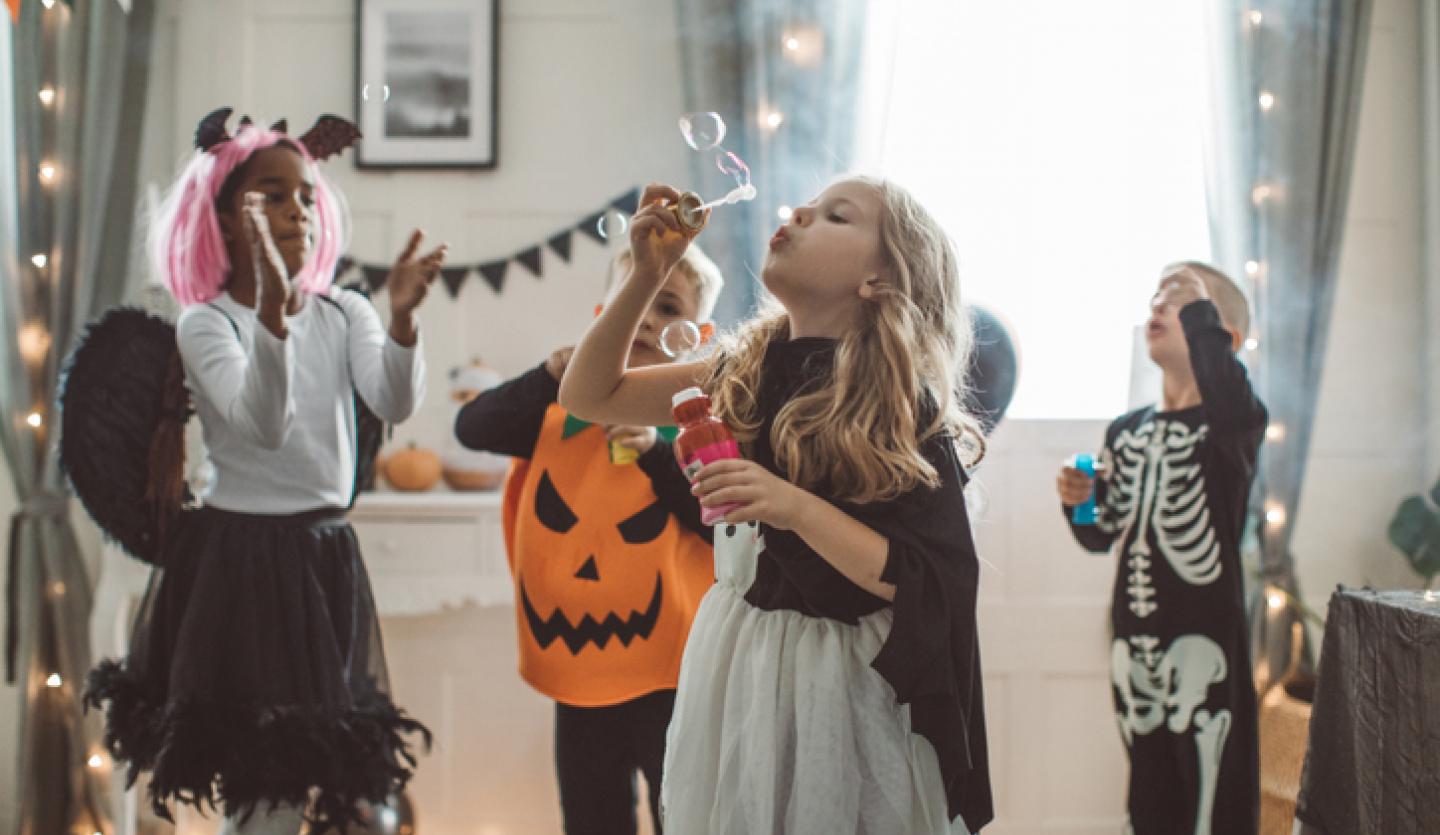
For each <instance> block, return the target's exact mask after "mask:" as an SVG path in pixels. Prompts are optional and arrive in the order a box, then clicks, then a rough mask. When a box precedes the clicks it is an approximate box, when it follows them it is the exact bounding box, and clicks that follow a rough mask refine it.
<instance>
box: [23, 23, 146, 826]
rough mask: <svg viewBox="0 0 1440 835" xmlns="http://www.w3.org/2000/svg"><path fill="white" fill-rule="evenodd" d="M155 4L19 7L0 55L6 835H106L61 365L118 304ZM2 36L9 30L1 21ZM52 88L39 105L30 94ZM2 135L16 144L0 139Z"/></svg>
mask: <svg viewBox="0 0 1440 835" xmlns="http://www.w3.org/2000/svg"><path fill="white" fill-rule="evenodd" d="M153 19H154V0H134V2H133V4H132V5H131V9H130V12H129V14H127V13H126V11H125V10H124V9H123V8H121V6H120V5H119V4H118V3H116V2H114V0H77V2H74V3H73V4H64V3H56V4H54V6H53V7H52V8H49V9H46V8H45V6H44V5H43V4H41V3H39V2H25V3H23V4H21V10H20V18H19V21H18V22H17V24H16V25H15V26H14V27H13V28H11V30H10V39H9V45H10V49H9V51H8V54H6V55H3V56H0V58H3V59H4V61H5V64H6V71H5V72H4V74H3V75H0V79H3V80H4V81H5V82H6V84H5V86H6V90H5V92H4V93H3V94H0V106H4V107H6V108H7V110H6V111H5V112H3V113H0V125H3V126H4V131H5V132H6V133H7V134H10V135H7V136H5V137H4V138H3V139H0V169H3V171H0V234H3V241H0V259H3V260H0V317H3V320H4V321H3V333H4V334H5V338H4V339H0V413H3V420H0V450H3V452H4V455H5V460H6V463H7V464H8V468H9V471H10V475H11V478H12V479H13V481H14V486H15V495H16V498H17V503H18V507H17V509H16V511H15V513H14V515H13V516H12V517H11V519H10V520H9V538H8V540H7V542H6V552H5V559H6V594H7V606H6V612H7V620H8V622H7V624H6V639H5V643H6V651H5V656H6V658H5V666H6V679H7V683H8V685H9V686H16V687H19V688H21V705H22V716H21V718H20V722H19V736H18V739H19V744H18V745H17V746H16V750H15V751H14V752H6V755H7V756H11V755H13V756H16V757H18V759H19V762H18V763H17V769H16V773H17V775H18V777H19V781H20V786H19V787H18V788H19V791H18V793H17V795H15V796H16V797H17V798H18V801H19V802H18V805H19V816H18V826H17V832H18V833H21V835H41V833H58V832H81V831H83V832H93V831H109V830H110V828H111V827H110V825H109V823H108V821H109V815H108V810H107V809H106V808H105V801H104V798H105V796H106V793H107V790H108V786H107V785H106V780H105V778H104V771H103V770H98V769H90V768H87V765H86V761H87V759H88V758H89V756H90V755H91V753H92V752H93V750H95V747H96V746H97V744H98V740H97V739H96V736H95V734H94V733H93V732H94V730H95V728H94V727H93V722H94V720H93V719H92V720H91V724H90V725H87V723H86V721H85V719H84V717H83V713H82V711H81V708H80V698H79V697H80V692H81V688H82V687H83V683H84V678H85V673H86V671H87V669H88V667H89V665H90V648H89V618H90V606H91V595H92V591H93V587H94V586H93V578H92V577H91V576H90V573H89V571H88V569H87V567H86V565H85V563H84V560H83V558H82V555H81V552H80V549H79V547H78V545H77V542H76V538H75V532H74V530H73V528H72V527H71V520H70V514H71V512H72V510H71V507H70V504H71V503H70V501H69V499H68V496H67V491H66V486H65V482H64V478H63V476H62V475H61V474H60V472H59V471H58V468H57V465H56V454H55V447H56V441H57V431H58V427H59V416H58V415H57V414H56V411H55V405H54V404H55V395H56V387H57V383H58V379H59V375H60V369H61V364H62V362H63V360H64V357H65V355H66V354H67V352H68V350H69V348H70V346H71V345H72V343H73V341H74V338H75V336H76V334H77V332H78V330H79V329H80V328H81V327H83V325H84V324H85V322H87V321H88V320H89V319H91V318H92V317H93V316H94V315H95V314H97V313H98V312H99V311H101V310H103V309H104V308H106V307H109V306H111V305H113V304H115V303H117V302H118V301H120V299H121V298H122V296H123V295H124V292H125V288H126V275H127V273H128V265H129V262H130V251H131V236H132V227H133V219H134V217H135V214H136V211H135V209H136V199H135V197H136V173H135V172H136V168H137V164H138V159H139V143H140V135H141V132H140V128H141V123H142V117H143V113H144V109H145V85H146V78H147V70H148V61H149V54H150V38H151V32H152V28H153V25H152V24H153ZM5 25H8V24H5ZM45 89H49V90H53V98H50V99H48V101H47V100H45V99H42V97H41V91H42V90H45ZM12 130H13V133H11V131H12Z"/></svg>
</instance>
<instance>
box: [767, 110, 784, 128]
mask: <svg viewBox="0 0 1440 835" xmlns="http://www.w3.org/2000/svg"><path fill="white" fill-rule="evenodd" d="M783 121H785V114H783V113H781V112H780V111H778V110H772V111H770V112H769V113H768V114H767V115H766V116H765V124H767V125H769V126H770V127H771V128H778V127H780V123H781V122H783Z"/></svg>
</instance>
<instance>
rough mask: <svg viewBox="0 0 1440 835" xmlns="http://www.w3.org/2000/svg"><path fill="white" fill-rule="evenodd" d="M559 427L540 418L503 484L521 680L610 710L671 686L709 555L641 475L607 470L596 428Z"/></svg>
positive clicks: (556, 409) (557, 420)
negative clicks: (526, 452)
mask: <svg viewBox="0 0 1440 835" xmlns="http://www.w3.org/2000/svg"><path fill="white" fill-rule="evenodd" d="M566 418H567V414H566V412H565V410H564V409H562V408H560V406H559V405H556V404H552V405H551V406H550V407H549V408H548V409H547V410H546V412H545V419H544V422H543V423H542V425H541V428H540V435H539V438H538V439H537V443H536V446H535V453H534V455H533V456H532V457H531V458H530V459H528V460H527V459H523V458H516V459H515V461H514V462H513V463H512V464H511V465H510V473H509V475H508V476H507V477H506V480H505V499H504V518H503V524H504V529H505V545H506V551H507V552H508V555H509V558H510V569H511V571H512V573H513V574H514V575H515V601H516V604H515V616H516V621H517V624H516V625H517V627H518V631H519V635H520V675H521V676H522V677H523V678H524V679H525V680H526V681H527V682H529V683H530V685H531V686H532V687H534V688H535V689H536V690H538V691H540V692H541V693H544V694H545V695H547V696H549V697H550V698H552V699H555V700H556V701H560V702H564V703H566V704H569V705H576V706H579V707H597V706H603V705H613V704H618V703H620V702H623V701H627V700H629V699H633V698H635V697H637V696H642V695H644V694H646V693H650V692H653V691H656V690H661V689H668V688H673V687H675V684H676V682H677V680H678V679H679V676H680V657H681V655H682V653H683V652H684V649H685V638H686V636H687V635H688V634H689V632H690V622H691V621H692V620H693V619H694V618H695V610H696V609H697V608H698V607H699V605H700V598H702V597H703V596H704V595H705V592H706V590H708V589H709V588H710V585H711V584H712V583H713V582H714V568H713V564H712V551H711V546H710V544H709V543H707V542H705V540H704V539H702V538H701V537H700V536H699V535H698V534H697V533H695V532H694V531H690V530H687V529H685V528H684V527H682V526H681V525H680V523H679V521H678V520H677V519H676V518H675V517H674V516H673V515H672V514H671V513H670V512H669V510H667V509H666V507H665V505H664V504H663V503H662V502H661V500H660V499H659V498H658V497H657V496H656V494H655V490H654V488H653V486H652V483H651V479H650V478H649V476H647V475H646V473H645V472H644V471H643V470H642V469H641V468H640V467H638V466H633V465H628V464H620V465H617V464H612V463H611V462H610V455H609V443H608V441H607V440H606V437H605V431H604V429H603V428H602V427H599V426H587V427H586V428H583V429H580V430H579V431H578V432H575V433H574V434H572V435H569V436H568V437H567V436H566V434H565V424H566V422H567V421H566Z"/></svg>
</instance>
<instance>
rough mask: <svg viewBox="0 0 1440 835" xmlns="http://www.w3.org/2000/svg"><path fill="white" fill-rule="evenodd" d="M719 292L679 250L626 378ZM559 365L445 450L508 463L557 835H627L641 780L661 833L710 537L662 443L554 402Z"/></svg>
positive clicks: (484, 406) (481, 417)
mask: <svg viewBox="0 0 1440 835" xmlns="http://www.w3.org/2000/svg"><path fill="white" fill-rule="evenodd" d="M629 256H630V253H629V252H628V250H627V251H626V252H622V253H620V254H619V255H618V256H616V258H615V259H614V261H612V262H611V265H610V277H609V282H608V286H609V287H618V286H619V285H620V284H622V283H623V282H622V281H621V280H619V279H621V278H623V276H624V274H625V272H627V271H628V270H629V269H630V261H629ZM722 284H723V279H722V278H721V275H720V271H719V269H718V268H717V267H716V266H715V264H714V262H712V261H711V260H710V259H709V258H707V257H706V256H705V255H704V254H703V253H701V252H700V251H699V249H698V248H697V247H694V246H691V247H690V249H689V251H688V252H687V253H686V256H685V259H684V260H683V261H681V262H680V264H679V265H678V266H677V268H676V269H675V270H674V271H673V272H672V273H671V274H670V277H669V279H668V280H667V282H666V284H665V286H664V288H662V289H661V291H660V293H659V294H658V295H657V296H656V298H655V301H654V303H653V304H652V306H651V309H650V312H649V314H648V315H647V316H646V318H645V321H644V322H642V323H641V326H640V331H639V333H638V334H637V335H636V339H635V342H634V344H633V345H631V349H630V363H631V364H632V365H635V366H642V365H655V364H658V363H666V362H672V361H673V358H671V357H669V356H667V355H666V354H665V353H664V352H663V351H662V350H661V348H660V335H661V332H662V331H663V330H664V328H665V326H666V325H667V324H670V323H671V322H676V321H681V320H686V319H688V320H690V321H692V322H707V321H708V320H709V318H710V314H711V311H712V310H713V309H714V306H715V300H716V297H717V296H718V295H719V293H720V289H721V286H722ZM571 350H572V349H570V348H562V349H560V350H558V351H556V352H555V353H553V354H552V355H551V356H550V357H549V358H548V359H547V360H546V361H545V362H544V363H542V364H540V365H539V366H537V367H535V368H533V369H531V370H530V371H528V372H526V373H524V374H522V375H520V376H519V377H516V378H515V379H513V380H510V381H508V382H506V383H503V384H501V385H500V386H497V387H496V388H493V389H490V390H489V391H486V392H483V393H482V394H480V395H479V396H478V397H477V398H475V399H474V400H472V401H471V402H470V403H469V404H467V405H466V406H465V407H464V408H463V409H462V410H461V411H460V414H459V416H458V417H457V419H456V422H455V435H456V437H457V438H458V439H459V440H460V442H461V443H462V444H464V445H465V446H467V447H469V448H471V449H479V450H486V451H489V452H496V453H500V454H504V455H510V456H513V462H512V464H511V468H510V473H509V475H508V476H507V478H506V484H505V498H504V526H505V544H506V549H507V552H508V554H509V558H510V568H511V571H512V573H513V574H514V577H515V600H516V604H515V612H516V620H517V632H518V638H519V644H520V675H521V677H523V678H524V679H525V680H526V681H527V682H529V684H530V685H531V686H532V687H534V688H535V689H536V690H538V691H539V692H541V693H543V694H544V695H546V696H548V697H550V698H551V699H554V700H555V767H556V776H557V778H558V780H559V785H560V805H561V811H562V813H563V815H564V819H565V832H566V833H567V835H588V833H597V834H598V833H603V834H604V835H617V834H620V835H623V833H633V832H635V830H636V818H635V806H636V797H635V772H636V771H637V770H638V771H640V772H642V773H643V774H644V775H645V781H646V783H647V784H648V785H649V789H650V797H649V801H650V812H651V819H652V821H653V822H654V828H655V831H657V832H659V831H660V809H659V792H660V783H661V773H660V771H661V766H662V763H663V762H664V757H665V730H666V727H667V726H668V725H669V723H670V713H671V709H672V708H673V706H674V702H675V686H676V683H677V681H678V679H679V674H680V658H681V655H682V654H683V652H684V649H685V639H686V636H687V635H688V634H689V631H690V622H691V621H692V620H693V619H694V617H695V610H696V608H697V607H698V606H699V605H700V599H701V597H703V596H704V594H705V592H706V590H707V589H709V587H710V585H711V584H712V583H713V582H714V576H715V575H714V568H713V552H712V548H711V544H710V542H711V531H710V529H709V528H708V527H706V526H705V525H703V524H701V522H700V506H699V503H698V502H696V500H695V498H694V495H693V494H692V493H691V492H690V482H689V481H688V480H687V479H686V478H685V476H684V474H683V473H682V472H681V471H680V468H679V466H678V465H677V464H676V461H675V455H674V452H673V450H672V448H671V446H670V439H671V438H673V431H671V430H669V429H668V428H662V429H661V430H659V431H657V430H656V429H655V428H654V427H603V426H595V425H591V424H588V423H585V422H584V421H581V420H579V419H577V418H574V417H572V416H571V415H569V414H568V413H566V412H565V410H564V409H562V408H561V407H560V405H559V404H558V403H556V397H557V395H558V393H559V388H560V378H561V376H563V374H564V371H565V365H566V363H568V361H569V359H570V352H571ZM637 454H638V457H636V455H637Z"/></svg>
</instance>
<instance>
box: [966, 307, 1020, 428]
mask: <svg viewBox="0 0 1440 835" xmlns="http://www.w3.org/2000/svg"><path fill="white" fill-rule="evenodd" d="M968 310H969V312H970V318H971V327H972V329H973V332H974V334H975V345H974V348H973V350H972V351H971V353H970V367H969V369H968V370H967V372H966V375H965V382H966V384H967V386H968V387H969V396H968V397H967V399H966V405H967V406H968V407H969V410H970V413H971V414H973V415H974V416H975V419H976V420H978V421H980V426H981V428H983V429H984V430H985V434H987V435H988V434H990V431H991V430H992V429H994V428H995V426H996V425H997V424H999V423H1000V421H1001V420H1002V419H1003V418H1004V417H1005V410H1006V409H1008V408H1010V400H1011V399H1012V398H1014V396H1015V384H1016V382H1017V381H1018V379H1019V376H1020V359H1019V355H1018V354H1017V353H1016V348H1015V339H1014V337H1013V336H1012V335H1011V333H1010V328H1009V327H1008V326H1007V325H1006V324H1005V323H1004V322H1003V321H1001V320H1000V318H999V317H998V316H996V315H995V314H994V313H991V312H990V311H988V310H986V309H985V308H983V307H977V306H973V305H972V306H970V307H969V308H968Z"/></svg>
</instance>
